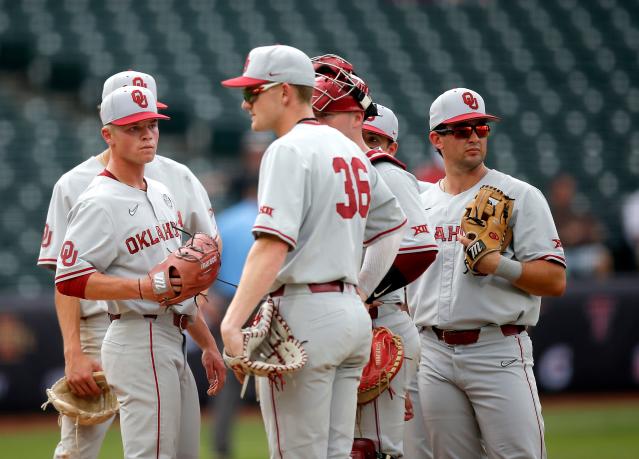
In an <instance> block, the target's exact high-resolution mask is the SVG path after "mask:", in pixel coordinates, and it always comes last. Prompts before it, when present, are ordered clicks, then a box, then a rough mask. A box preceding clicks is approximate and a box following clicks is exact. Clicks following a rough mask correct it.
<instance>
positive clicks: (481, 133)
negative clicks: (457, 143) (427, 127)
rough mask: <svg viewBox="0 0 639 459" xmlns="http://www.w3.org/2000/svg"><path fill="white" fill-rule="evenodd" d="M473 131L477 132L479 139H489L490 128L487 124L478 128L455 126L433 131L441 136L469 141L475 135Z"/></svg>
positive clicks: (479, 125)
mask: <svg viewBox="0 0 639 459" xmlns="http://www.w3.org/2000/svg"><path fill="white" fill-rule="evenodd" d="M473 131H475V134H477V137H479V138H480V139H483V138H484V137H488V134H489V133H490V126H488V125H487V124H478V125H477V126H454V127H451V128H446V129H435V130H433V132H436V133H437V134H441V135H446V134H453V135H454V136H455V138H456V139H469V138H470V136H471V135H473Z"/></svg>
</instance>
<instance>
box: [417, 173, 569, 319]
mask: <svg viewBox="0 0 639 459" xmlns="http://www.w3.org/2000/svg"><path fill="white" fill-rule="evenodd" d="M421 185H422V186H424V187H426V188H425V189H426V191H424V192H423V193H422V195H421V198H422V204H423V206H424V210H425V211H426V215H427V217H428V224H429V226H430V228H429V229H430V230H431V232H432V233H433V234H434V237H435V240H436V241H437V244H438V246H439V254H438V255H437V258H436V259H435V261H434V262H433V265H432V266H431V267H430V268H429V269H427V270H426V272H425V273H424V274H423V275H422V276H421V277H420V278H419V279H417V280H416V281H415V282H413V283H412V284H410V285H409V286H408V295H409V306H410V308H411V314H412V315H413V318H414V321H415V324H416V325H417V326H418V327H420V326H432V325H435V326H437V327H440V328H443V329H451V330H464V329H473V328H479V327H483V326H485V325H488V324H496V325H503V324H518V325H535V324H536V323H537V320H538V319H539V306H540V304H541V297H539V296H536V295H531V294H530V293H527V292H524V291H523V290H521V289H518V288H517V287H515V286H514V285H512V284H511V283H510V282H509V281H508V280H506V279H503V278H501V277H499V276H495V275H488V276H475V275H473V274H472V273H471V272H468V271H467V270H466V267H465V265H464V250H463V245H462V243H461V242H459V241H458V240H457V236H458V235H460V234H461V217H462V215H463V213H464V209H465V207H466V205H467V204H468V203H469V202H470V201H471V200H472V199H473V198H474V197H475V195H476V194H477V192H478V191H479V188H480V187H481V186H482V185H491V186H494V187H496V188H499V189H500V190H502V191H503V192H504V193H506V194H507V195H508V196H510V197H511V198H514V200H515V202H514V209H513V215H512V218H511V222H510V225H511V226H512V228H513V241H512V243H511V244H510V246H509V247H508V249H507V250H506V251H505V252H504V254H503V255H504V256H506V257H508V258H512V259H516V260H519V261H522V262H525V261H533V260H548V261H554V262H557V263H560V264H561V265H563V266H565V265H566V262H565V258H564V251H563V248H562V246H561V241H560V239H559V236H558V234H557V229H556V228H555V223H554V221H553V219H552V215H551V213H550V209H549V207H548V203H547V202H546V199H545V198H544V196H543V195H542V193H541V192H540V191H539V190H538V189H537V188H535V187H533V186H531V185H529V184H527V183H525V182H522V181H521V180H517V179H516V178H513V177H511V176H509V175H506V174H504V173H502V172H499V171H496V170H491V169H489V170H488V173H487V174H486V175H485V176H484V177H483V178H482V179H481V180H480V181H479V183H477V184H476V185H475V186H473V187H472V188H470V189H468V190H466V191H465V192H463V193H460V194H458V195H455V196H453V195H451V194H448V193H445V192H444V191H442V190H441V188H440V187H439V185H438V184H437V183H422V184H421Z"/></svg>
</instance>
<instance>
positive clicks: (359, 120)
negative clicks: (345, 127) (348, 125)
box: [351, 112, 364, 129]
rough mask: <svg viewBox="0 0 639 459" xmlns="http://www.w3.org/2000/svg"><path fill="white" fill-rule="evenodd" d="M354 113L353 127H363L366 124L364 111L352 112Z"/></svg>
mask: <svg viewBox="0 0 639 459" xmlns="http://www.w3.org/2000/svg"><path fill="white" fill-rule="evenodd" d="M351 113H352V114H353V127H354V128H357V127H359V129H361V128H362V126H363V124H364V112H351Z"/></svg>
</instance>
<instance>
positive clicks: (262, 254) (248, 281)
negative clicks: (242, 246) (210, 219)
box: [221, 236, 289, 335]
mask: <svg viewBox="0 0 639 459" xmlns="http://www.w3.org/2000/svg"><path fill="white" fill-rule="evenodd" d="M288 247H289V246H288V245H287V244H286V243H285V242H282V241H281V240H280V239H276V238H273V237H270V236H262V237H260V238H259V239H258V240H257V241H255V243H254V244H253V247H251V250H250V252H249V254H248V257H247V259H246V264H245V265H244V270H243V271H242V277H241V278H240V285H239V287H238V289H237V292H236V294H235V296H234V297H233V300H232V301H231V304H230V305H229V307H228V310H227V312H226V314H225V316H224V319H223V320H222V325H221V331H222V335H224V333H225V330H227V329H229V328H230V329H237V328H238V327H241V326H242V325H244V323H245V322H246V320H247V319H248V317H249V315H250V314H251V312H252V311H253V308H255V305H256V304H258V303H259V301H260V300H261V299H262V298H263V297H264V295H266V294H267V293H268V289H269V288H270V286H271V285H272V284H273V282H274V281H275V278H276V277H277V273H278V272H279V270H280V268H281V267H282V265H283V264H284V260H285V259H286V254H287V253H288Z"/></svg>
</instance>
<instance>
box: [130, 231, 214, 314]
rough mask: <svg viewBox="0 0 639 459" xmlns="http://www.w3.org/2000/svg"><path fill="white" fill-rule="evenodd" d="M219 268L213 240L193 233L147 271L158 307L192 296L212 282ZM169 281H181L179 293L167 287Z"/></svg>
mask: <svg viewBox="0 0 639 459" xmlns="http://www.w3.org/2000/svg"><path fill="white" fill-rule="evenodd" d="M220 265H221V260H220V251H219V249H218V246H217V242H215V239H213V238H212V237H211V236H209V235H208V234H205V233H195V234H194V235H193V237H191V238H190V239H189V240H188V241H187V242H186V244H184V245H183V246H182V247H179V248H178V249H177V250H176V251H175V252H172V253H171V254H169V256H168V257H166V258H165V259H164V260H163V261H162V262H161V263H159V264H157V265H155V267H154V268H153V269H152V270H151V271H149V274H148V275H149V279H151V287H152V289H153V294H154V295H155V300H156V301H157V302H158V303H160V304H161V305H162V306H171V305H174V304H178V303H181V302H183V301H184V300H186V299H188V298H192V297H194V296H196V295H197V294H199V293H200V292H202V291H203V290H206V289H207V288H209V287H210V286H211V284H212V283H213V282H214V281H215V279H216V278H217V274H218V272H219V271H220ZM172 277H173V278H175V277H179V278H180V279H181V281H182V289H181V290H180V292H176V291H175V290H174V289H173V287H172V286H171V278H172ZM141 293H142V291H141V290H140V294H141Z"/></svg>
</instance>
